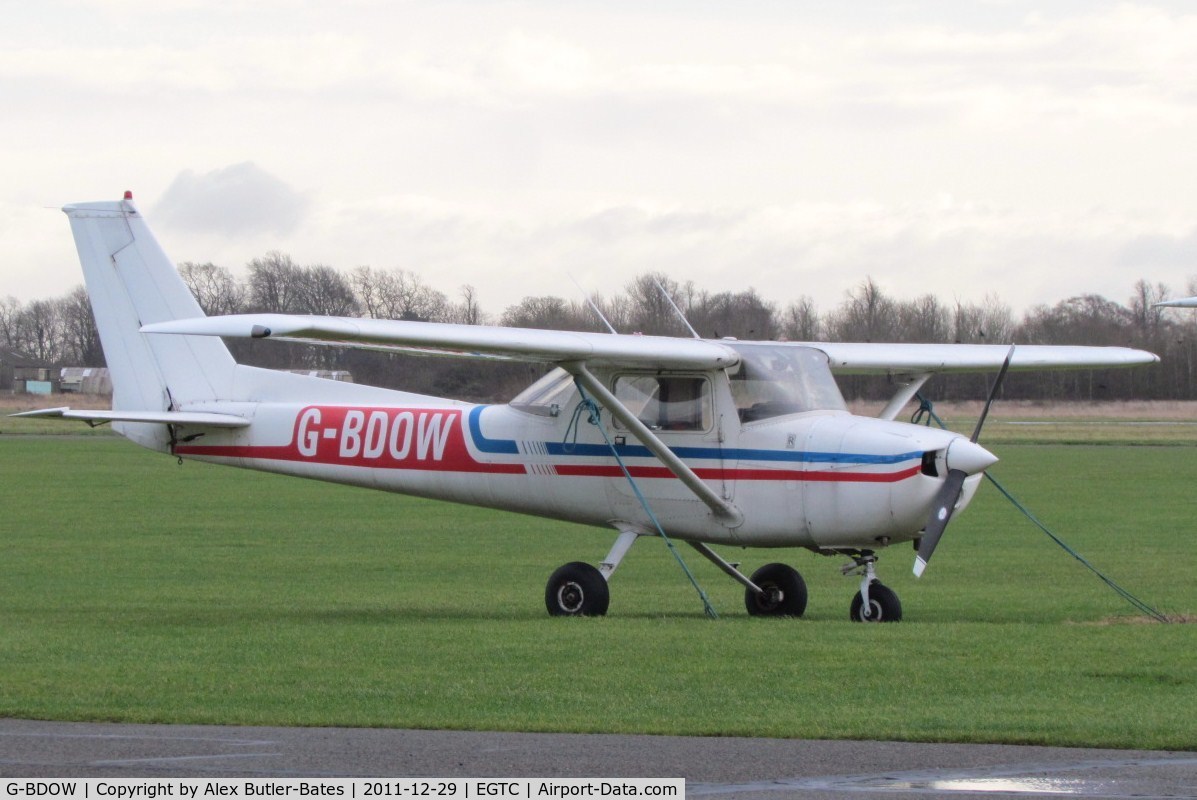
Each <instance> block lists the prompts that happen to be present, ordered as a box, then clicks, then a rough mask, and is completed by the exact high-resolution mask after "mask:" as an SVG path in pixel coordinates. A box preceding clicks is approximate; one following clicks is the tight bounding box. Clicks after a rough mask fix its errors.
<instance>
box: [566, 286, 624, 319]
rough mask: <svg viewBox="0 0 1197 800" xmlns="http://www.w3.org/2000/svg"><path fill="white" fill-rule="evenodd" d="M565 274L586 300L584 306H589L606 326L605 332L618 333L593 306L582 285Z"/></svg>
mask: <svg viewBox="0 0 1197 800" xmlns="http://www.w3.org/2000/svg"><path fill="white" fill-rule="evenodd" d="M565 274H566V275H569V279H570V280H571V281H573V282H574V286H577V287H578V291H579V292H581V293H582V297H584V298H585V299H586V305H588V306H590V310H591V311H593V312H594V313H595V314H597V315H598V318H599V319H601V320H602V321H603V324H604V325H606V326H607V330H608V331H610V332H611V333H619V331H617V330H615V327H614V326H613V325H612V324H611V323H610V322H608V321H607V317H606V316H604V314H603V312H602V311H600V310H599V307H598V306H597V305H596V304H595V302H594V300H592V299H591V298H590V292H588V291H586V290H585V289H583V288H582V284H580V283H578V281H577V279H576V278H574V276H573V275H570V274H569V273H568V272H567V273H565Z"/></svg>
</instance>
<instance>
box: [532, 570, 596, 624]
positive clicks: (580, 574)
mask: <svg viewBox="0 0 1197 800" xmlns="http://www.w3.org/2000/svg"><path fill="white" fill-rule="evenodd" d="M610 602H611V594H610V592H609V591H608V590H607V581H606V579H605V578H604V577H603V574H602V573H601V572H599V571H598V570H597V569H595V568H594V567H592V566H590V565H589V564H586V563H584V562H581V561H571V562H570V563H568V564H566V565H565V566H563V567H560V568H558V570H557V571H556V572H554V573H553V574H552V575H551V576H550V577H549V582H548V584H547V585H546V586H545V587H544V604H545V607H546V608H548V610H549V613H550V614H552V615H553V616H554V617H601V616H602V615H604V614H606V613H607V605H608V604H609V603H610Z"/></svg>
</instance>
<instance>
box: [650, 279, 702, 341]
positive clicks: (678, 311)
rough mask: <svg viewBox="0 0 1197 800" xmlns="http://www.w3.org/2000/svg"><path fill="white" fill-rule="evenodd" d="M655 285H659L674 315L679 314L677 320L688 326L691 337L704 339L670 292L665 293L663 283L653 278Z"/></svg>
mask: <svg viewBox="0 0 1197 800" xmlns="http://www.w3.org/2000/svg"><path fill="white" fill-rule="evenodd" d="M653 283H655V284H656V285H657V291H659V292H660V293H661V296H662V297H664V298H665V300H666V302H668V303H669V307H670V308H672V309H673V313H674V314H677V318H678V319H680V320H681V321H682V324H683V325H685V326H686V330H688V331H690V335H692V336H693V337H694V338H695V339H701V338H702V337H701V336H699V335H698V331H696V330H694V326H693V325H691V324H690V320H688V319H686V315H685V314H683V313H682V310H681V309H680V308H678V307H677V303H675V302H673V298H672V297H670V296H669V292H667V291H665V287H664V286H662V285H661V282H660V281H659V280H657V279H656V277H655V276H654V277H653Z"/></svg>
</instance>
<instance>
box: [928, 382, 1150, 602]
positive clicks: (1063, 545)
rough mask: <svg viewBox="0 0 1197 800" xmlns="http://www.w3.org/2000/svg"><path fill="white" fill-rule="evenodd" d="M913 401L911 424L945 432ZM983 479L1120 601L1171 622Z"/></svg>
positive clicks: (932, 415)
mask: <svg viewBox="0 0 1197 800" xmlns="http://www.w3.org/2000/svg"><path fill="white" fill-rule="evenodd" d="M915 399H916V400H918V401H919V407H918V410H917V411H915V412H914V415H913V416H912V417H911V418H910V421H911V422H913V423H914V424H915V425H918V424H920V423H921V424H925V425H928V426H929V425H930V424H931V421H932V420H934V421H935V424H936V425H938V426H939V427H941V428H943V429H944V430H947V428H948V426H947V425H945V424H944V422H943V420H942V419H940V418H939V416H938V415H936V413H935V408H934V406H933V405H932V403H931V401H930V400H928V399H927V398H925V397H923V395H922V394H921V393H917V392H916V393H915ZM924 419H925V420H926V422H923V420H924ZM985 477H986V478H987V479H988V480H989V482H990V483H992V484H993V485H994V486H996V487H997V490H998V491H999V492H1001V493H1002V495H1003V496H1004V497H1005V498H1006V499H1007V500H1009V501H1010V502H1011V503H1012V504H1013V505H1014V507H1015V508H1017V509H1018V510H1019V511H1021V512H1022V514H1023V516H1025V517H1026V518H1027V519H1029V520H1030V521H1031V522H1032V523H1033V524H1034V525H1035V526H1036V527H1038V528H1039V530H1041V531H1043V532H1044V533H1045V534H1047V536H1048V538H1050V539H1051V540H1052V541H1053V542H1055V543H1056V544H1058V545H1059V546H1060V547H1061V548H1062V549H1063V550H1064V552H1066V553H1068V555H1070V556H1072V557H1073V558H1075V559H1076V560H1077V561H1079V562H1081V564H1083V565H1084V566H1085V568H1086V569H1088V570H1089V571H1090V572H1092V573H1093V574H1094V575H1096V576H1097V577H1098V578H1100V579H1101V580H1102V582H1103V583H1105V584H1106V586H1109V587H1110V588H1111V589H1113V590H1114V591H1115V592H1117V593H1118V594H1119V595H1120V596H1121V597H1122V599H1124V600H1126V601H1127V602H1128V603H1130V604H1131V605H1132V606H1134V607H1135V608H1137V609H1139V610H1140V611H1142V612H1143V613H1144V614H1146V615H1148V616H1149V617H1152V618H1153V619H1155V620H1156V621H1157V622H1171V620H1170V619H1168V617H1167V616H1165V615H1164V614H1162V613H1160V612H1159V611H1157V610H1156V609H1154V608H1152V607H1151V606H1149V605H1148V604H1147V603H1145V602H1144V601H1142V600H1140V599H1139V598H1138V597H1135V595H1133V594H1131V593H1130V592H1129V591H1127V590H1126V589H1125V588H1123V587H1122V586H1120V585H1118V583H1116V582H1115V581H1114V580H1113V579H1112V578H1110V577H1108V576H1107V575H1105V574H1104V573H1103V572H1102V571H1101V570H1099V569H1098V568H1097V567H1095V566H1093V564H1091V563H1090V562H1089V560H1088V559H1086V558H1085V557H1084V556H1082V555H1081V554H1080V553H1078V552H1077V551H1076V550H1074V549H1073V548H1071V547H1069V546H1068V544H1067V543H1066V542H1065V541H1064V540H1063V539H1061V538H1060V537H1059V536H1057V535H1056V534H1055V533H1053V532H1052V531H1051V530H1050V529H1049V528H1048V527H1047V526H1046V525H1044V524H1043V523H1042V522H1041V521H1040V520H1039V518H1038V517H1036V516H1035V515H1034V514H1032V513H1031V511H1030V509H1028V508H1027V507H1026V506H1024V505H1023V504H1022V503H1020V502H1019V501H1018V500H1017V499H1015V497H1014V495H1012V494H1010V492H1009V491H1007V489H1006V487H1005V486H1002V485H1001V484H1000V483H998V480H997V478H995V477H993V476H992V475H990V474H989V472H988V471H987V472H985Z"/></svg>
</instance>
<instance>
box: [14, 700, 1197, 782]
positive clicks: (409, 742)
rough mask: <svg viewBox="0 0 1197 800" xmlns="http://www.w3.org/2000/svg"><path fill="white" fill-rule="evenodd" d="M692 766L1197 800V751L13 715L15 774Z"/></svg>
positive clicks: (710, 777)
mask: <svg viewBox="0 0 1197 800" xmlns="http://www.w3.org/2000/svg"><path fill="white" fill-rule="evenodd" d="M409 776H410V777H442V778H483V777H486V778H492V777H493V778H508V777H519V778H591V777H593V778H651V777H668V778H677V777H681V778H685V779H686V793H687V795H688V796H691V797H711V798H717V799H718V800H737V799H738V798H762V799H768V800H782V798H791V797H792V798H806V799H808V800H809V799H812V798H836V799H838V800H848V799H849V798H851V797H852V796H866V795H867V796H872V797H875V796H878V795H903V796H906V797H920V798H943V799H944V800H965V799H966V798H994V797H1018V796H1028V797H1029V796H1037V797H1044V796H1049V797H1050V796H1053V795H1056V796H1059V795H1064V796H1072V797H1099V798H1197V753H1167V752H1151V751H1127V750H1089V749H1070V748H1060V747H1018V746H1008V745H960V744H910V743H903V742H825V741H794V740H779V739H739V738H718V737H710V738H690V737H682V736H620V735H608V734H541V733H479V732H459V731H410V730H382V729H345V728H236V727H225V726H195V725H118V724H107V723H73V722H35V721H29V720H11V719H10V720H3V719H0V777H3V778H60V777H76V778H78V777H90V778H146V777H148V778H162V777H177V778H332V777H409Z"/></svg>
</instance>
